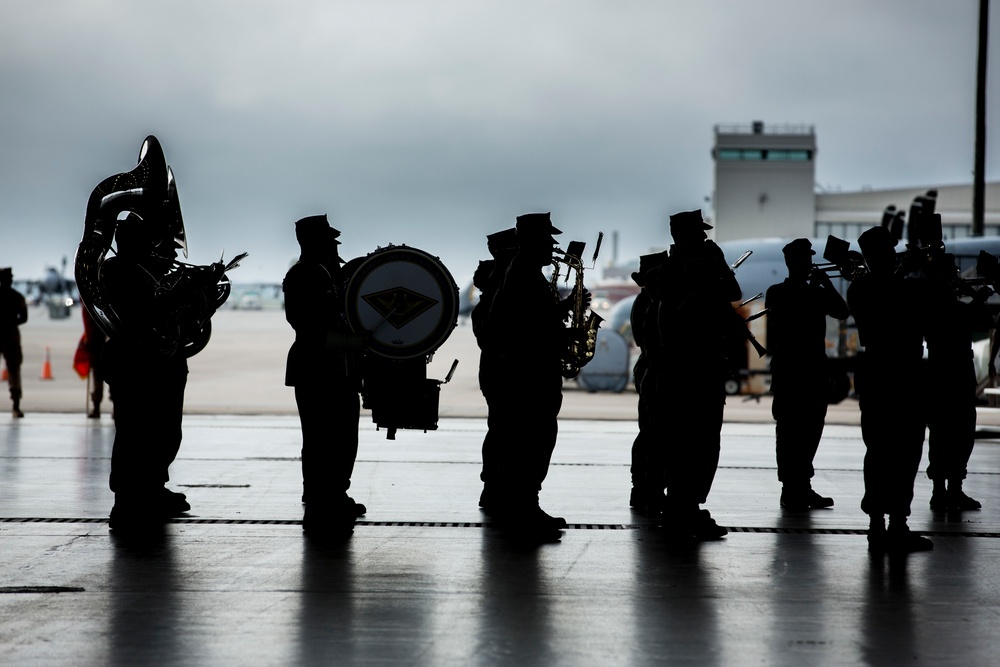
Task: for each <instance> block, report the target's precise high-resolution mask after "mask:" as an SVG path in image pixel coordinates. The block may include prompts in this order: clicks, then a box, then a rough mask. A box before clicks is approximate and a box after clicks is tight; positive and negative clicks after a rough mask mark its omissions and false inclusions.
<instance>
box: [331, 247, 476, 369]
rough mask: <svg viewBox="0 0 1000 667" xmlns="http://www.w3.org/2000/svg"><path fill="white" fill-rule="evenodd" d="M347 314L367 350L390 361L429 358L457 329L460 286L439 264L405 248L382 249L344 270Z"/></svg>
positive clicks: (419, 251) (412, 249) (352, 261)
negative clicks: (366, 336)
mask: <svg viewBox="0 0 1000 667" xmlns="http://www.w3.org/2000/svg"><path fill="white" fill-rule="evenodd" d="M344 272H345V273H346V274H347V283H346V285H347V286H346V288H345V293H344V297H345V301H346V308H345V312H346V315H347V324H348V326H350V328H351V330H352V331H354V332H355V333H360V332H364V331H370V332H372V340H371V342H370V343H369V344H368V351H369V352H372V353H373V354H376V355H378V356H381V357H386V358H388V359H412V358H415V357H420V356H424V355H428V354H431V353H432V352H434V350H436V349H437V348H439V347H440V346H441V344H442V343H444V342H445V341H446V340H447V339H448V336H450V335H451V332H452V329H454V328H455V326H456V325H457V324H458V286H457V285H456V284H455V279H454V278H452V276H451V273H449V271H448V269H447V268H445V266H444V264H442V263H441V261H440V260H439V259H438V258H437V257H434V256H432V255H430V254H428V253H426V252H424V251H423V250H418V249H416V248H410V247H407V246H405V245H398V246H397V245H389V246H388V247H386V248H379V249H377V250H375V251H374V252H372V253H369V254H368V255H367V256H365V257H359V258H357V259H353V260H351V261H350V262H348V263H347V264H345V265H344Z"/></svg>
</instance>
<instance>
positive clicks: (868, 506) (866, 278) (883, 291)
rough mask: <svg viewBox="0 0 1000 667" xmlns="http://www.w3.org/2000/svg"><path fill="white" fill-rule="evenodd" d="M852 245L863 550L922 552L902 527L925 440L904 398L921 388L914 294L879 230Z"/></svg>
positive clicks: (890, 242) (925, 545) (916, 412)
mask: <svg viewBox="0 0 1000 667" xmlns="http://www.w3.org/2000/svg"><path fill="white" fill-rule="evenodd" d="M858 244H859V245H860V246H861V252H862V254H863V255H864V258H865V262H866V263H867V265H868V273H867V274H866V275H863V276H861V277H859V278H857V279H856V280H855V281H854V282H853V283H851V286H850V287H849V288H848V290H847V304H848V306H849V307H850V310H851V313H852V314H853V315H854V321H855V322H856V323H857V327H858V336H859V339H860V342H861V344H862V345H863V346H864V352H863V353H862V354H861V355H859V362H858V371H857V373H856V375H855V388H856V389H857V391H858V394H859V396H860V404H861V434H862V437H863V438H864V441H865V448H866V453H865V463H864V480H865V495H864V498H863V499H862V501H861V509H862V511H864V512H865V514H867V515H868V517H869V520H870V526H869V529H868V544H869V548H870V549H871V550H873V551H890V552H900V553H905V552H910V551H924V550H927V549H931V548H933V546H934V545H933V543H932V542H931V541H930V540H929V539H927V538H926V537H923V536H921V535H917V534H916V533H912V532H911V531H910V529H909V526H908V525H907V517H909V515H910V504H911V502H912V501H913V482H914V479H915V478H916V475H917V469H918V468H919V466H920V457H921V450H922V449H923V436H924V416H923V415H922V414H921V405H920V402H919V401H916V400H913V399H912V397H911V395H910V393H909V392H910V390H912V388H914V387H918V386H920V376H921V363H922V358H923V333H922V331H921V328H920V321H919V312H920V308H921V305H920V303H919V296H918V294H919V293H918V290H917V288H916V287H915V285H914V284H913V281H908V280H904V279H903V277H902V276H901V275H900V274H899V273H897V271H896V252H895V249H894V247H895V245H896V241H895V239H893V238H892V236H891V235H890V234H889V232H888V231H887V230H886V229H885V228H884V227H874V228H872V229H869V230H868V231H866V232H864V233H863V234H862V235H861V236H860V237H859V238H858ZM886 515H888V516H889V527H888V530H886V527H885V516H886Z"/></svg>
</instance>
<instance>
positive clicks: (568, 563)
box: [0, 413, 1000, 667]
mask: <svg viewBox="0 0 1000 667" xmlns="http://www.w3.org/2000/svg"><path fill="white" fill-rule="evenodd" d="M484 427H485V424H484V421H483V420H481V419H477V418H466V419H459V418H446V419H442V421H441V424H440V427H439V429H438V430H437V431H431V432H426V433H424V432H415V431H400V432H399V433H398V434H397V437H396V439H395V440H387V439H386V438H385V435H386V434H385V432H384V431H376V430H375V428H374V426H373V425H372V424H371V423H370V422H367V421H366V422H365V423H363V424H362V433H361V452H360V454H359V461H358V465H357V468H356V472H355V476H354V485H353V488H352V494H353V495H354V496H355V497H356V498H357V499H358V500H359V501H361V502H363V503H365V504H366V505H367V507H368V514H367V515H366V516H365V517H364V518H363V519H362V520H360V521H359V522H358V525H357V526H356V528H355V531H354V534H353V535H352V536H351V537H350V538H349V539H348V540H346V541H345V542H344V543H343V544H339V545H327V546H322V545H316V544H312V543H310V542H309V541H308V540H306V539H305V538H304V537H303V534H302V530H301V524H300V520H301V512H302V508H301V505H300V503H299V500H300V492H301V491H300V481H301V478H300V474H299V460H298V458H297V457H298V448H299V430H298V422H297V420H296V419H295V418H294V417H292V416H284V415H272V416H217V415H215V416H213V415H189V416H187V417H186V418H185V430H184V444H183V446H182V448H181V453H180V457H179V458H178V460H177V461H176V462H175V463H174V465H173V467H172V469H171V475H172V480H171V483H170V486H171V487H172V488H174V489H176V490H178V491H183V492H184V493H186V494H187V495H188V498H189V500H190V502H191V504H192V510H191V512H190V513H189V515H188V516H187V517H183V518H180V519H177V520H176V521H174V522H173V523H171V524H169V525H168V526H167V531H166V532H167V534H166V536H165V538H164V539H163V540H162V541H160V542H158V543H155V544H134V543H132V542H130V541H128V540H122V539H120V538H116V537H115V535H113V534H112V533H110V532H109V530H108V525H107V516H108V511H109V510H110V507H111V504H112V495H111V493H110V491H108V489H107V477H108V465H109V455H110V450H111V443H112V439H113V435H114V427H113V423H112V421H111V419H110V418H109V417H107V416H105V417H104V418H102V419H101V420H88V419H87V418H86V417H84V416H83V415H82V414H62V413H48V414H29V415H28V416H27V417H26V418H25V419H22V420H13V419H11V418H10V417H9V416H8V415H7V414H0V437H2V440H0V443H2V444H0V468H2V472H0V475H2V484H0V549H2V551H0V553H2V556H0V559H2V560H0V562H2V565H3V566H2V569H0V572H2V574H0V647H2V652H0V655H2V656H3V658H2V660H0V661H2V662H3V663H4V664H11V665H68V664H79V665H106V664H110V665H126V664H128V665H139V664H146V665H154V664H155V665H233V664H241V665H314V664H315V665H319V664H371V665H388V664H400V665H508V664H516V665H522V666H525V667H527V666H532V665H665V664H671V665H672V664H690V665H748V664H766V665H900V664H933V665H945V664H954V665H992V664H996V656H997V653H998V651H1000V636H998V634H997V632H996V627H997V621H998V618H1000V569H998V565H997V563H998V562H1000V487H998V483H997V481H998V479H1000V447H998V443H997V442H996V441H986V440H984V441H981V442H980V443H979V444H978V445H977V447H976V450H975V452H974V453H973V457H972V462H971V473H970V475H969V479H968V480H967V482H966V490H967V491H968V492H969V493H970V494H971V495H973V496H975V497H976V498H978V499H980V500H981V501H983V504H984V508H983V509H982V510H981V511H978V512H966V513H964V514H961V515H956V516H948V515H941V514H935V513H932V512H931V511H930V509H929V508H928V505H927V501H928V499H929V496H930V484H929V481H928V480H927V479H926V478H925V477H924V476H923V475H920V476H919V477H918V480H917V489H916V498H915V499H914V503H913V516H912V517H911V526H912V527H913V528H914V529H916V530H919V531H921V532H923V533H925V534H928V535H930V536H931V538H932V539H933V541H934V544H935V549H934V550H933V551H931V552H928V553H918V554H912V555H910V556H908V557H903V558H899V559H895V558H894V559H888V558H885V557H872V556H870V555H869V553H868V552H867V549H866V539H865V535H864V529H865V527H866V525H867V524H866V517H865V516H864V515H863V514H862V513H861V511H860V509H859V503H860V498H861V493H862V475H861V463H862V457H863V451H864V448H863V444H862V442H861V439H860V431H859V429H858V427H856V426H853V425H831V426H829V427H828V429H827V432H826V435H825V437H824V440H823V443H822V445H821V447H820V451H819V454H818V457H817V460H816V467H817V469H818V473H817V476H816V479H815V486H816V488H817V489H818V490H819V491H821V492H824V493H827V494H829V495H832V496H833V497H834V498H835V500H836V505H835V506H834V507H833V508H832V509H829V510H817V511H813V512H811V513H805V514H790V513H785V512H783V511H782V510H780V509H779V507H778V494H779V491H780V489H779V485H778V483H777V481H776V479H775V468H774V456H773V442H774V441H773V426H772V425H770V424H766V423H756V424H748V423H727V424H726V425H725V426H724V429H723V447H722V460H721V463H720V469H719V473H718V476H717V478H716V482H715V486H714V488H713V491H712V494H711V496H710V498H709V502H708V504H707V507H708V508H709V509H710V510H711V511H712V513H713V515H714V516H715V517H716V519H717V520H718V521H719V523H720V524H721V525H723V526H726V527H728V528H729V530H730V534H729V535H728V536H727V537H726V538H724V539H722V540H719V541H716V542H707V543H701V544H694V545H690V544H684V543H679V542H677V541H676V540H675V539H673V536H672V535H671V533H670V531H669V529H663V528H657V527H655V526H653V525H651V524H650V523H648V522H647V521H645V520H644V519H643V518H642V517H640V516H638V515H636V514H634V513H633V512H632V511H631V510H630V509H629V508H628V493H629V486H630V482H629V468H628V460H629V448H630V446H631V442H632V438H633V437H634V435H635V426H634V424H633V423H631V422H628V421H622V420H564V421H563V422H562V424H561V430H560V437H559V444H558V446H557V448H556V451H555V457H554V461H553V465H552V467H551V469H550V473H549V477H548V479H547V480H546V483H545V488H544V489H543V492H542V504H543V506H544V507H545V508H546V509H548V510H549V511H550V512H551V513H553V514H558V515H561V516H565V517H566V519H567V521H568V522H569V524H570V526H569V528H568V529H566V530H565V531H564V532H563V537H562V539H561V540H560V541H559V542H557V543H551V544H543V545H539V546H533V547H531V546H525V545H523V544H517V543H513V542H510V541H509V540H507V539H506V538H505V537H504V536H503V535H502V534H500V533H498V532H497V531H496V529H494V528H492V527H490V526H488V525H487V524H486V523H485V518H484V516H483V515H482V514H481V513H480V511H479V509H478V507H477V501H478V496H479V491H480V483H479V480H478V475H479V461H480V456H479V448H480V445H481V442H482V437H483V433H484Z"/></svg>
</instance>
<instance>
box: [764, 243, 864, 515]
mask: <svg viewBox="0 0 1000 667" xmlns="http://www.w3.org/2000/svg"><path fill="white" fill-rule="evenodd" d="M783 252H784V255H785V265H786V266H787V267H788V278H786V279H785V280H784V281H783V282H781V283H778V284H776V285H772V286H771V287H770V288H768V290H767V294H766V296H765V307H766V308H767V348H768V351H769V352H770V354H771V393H773V394H774V400H773V403H772V404H771V414H772V416H773V417H774V420H775V453H776V456H777V463H778V480H779V481H780V482H781V483H782V490H781V506H782V507H783V508H785V509H788V510H792V511H802V510H807V509H812V508H818V507H831V506H832V505H833V499H832V498H827V497H824V496H821V495H819V494H818V493H816V491H814V490H813V488H812V484H811V480H812V478H813V475H814V474H815V470H814V469H813V458H814V457H815V456H816V450H817V449H818V448H819V441H820V439H821V438H822V436H823V426H824V423H825V421H826V410H827V385H828V383H829V377H830V374H829V359H828V358H827V355H826V318H827V316H830V317H833V318H836V319H838V320H844V319H847V317H848V315H849V312H848V309H847V303H846V302H845V301H844V298H843V297H842V296H841V295H840V293H839V292H838V291H837V290H836V288H834V286H833V284H832V283H831V282H830V278H829V276H827V274H826V272H825V271H821V270H817V271H814V270H813V265H812V257H813V255H815V254H816V253H815V251H814V250H813V249H812V244H811V243H810V242H809V240H808V239H795V240H794V241H792V242H791V243H789V244H788V245H786V246H785V247H784V248H783Z"/></svg>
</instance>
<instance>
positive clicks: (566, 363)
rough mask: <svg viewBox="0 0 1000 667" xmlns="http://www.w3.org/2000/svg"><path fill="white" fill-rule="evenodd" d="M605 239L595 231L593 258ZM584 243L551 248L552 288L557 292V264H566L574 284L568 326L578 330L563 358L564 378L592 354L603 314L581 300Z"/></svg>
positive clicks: (572, 373)
mask: <svg viewBox="0 0 1000 667" xmlns="http://www.w3.org/2000/svg"><path fill="white" fill-rule="evenodd" d="M603 240H604V232H601V233H600V234H598V237H597V247H596V248H595V249H594V257H593V260H592V263H593V262H596V261H597V254H598V253H599V252H600V250H601V241H603ZM584 247H585V246H584V244H583V243H582V242H580V241H573V242H571V243H570V244H569V247H568V248H567V249H566V250H561V249H559V248H555V249H554V250H553V257H552V263H553V264H554V265H555V270H554V271H553V272H552V285H551V286H552V289H553V291H554V292H555V293H556V294H558V287H557V283H558V282H559V274H560V269H559V265H560V264H565V265H566V276H565V279H566V280H567V282H568V281H569V272H570V271H573V272H574V273H575V280H574V285H573V315H572V321H571V323H570V327H569V328H570V329H571V330H573V331H576V332H577V333H578V335H577V336H575V337H574V338H573V340H572V341H571V342H570V343H569V345H568V346H567V348H566V352H565V353H564V354H563V358H562V376H563V377H564V378H566V379H567V380H572V379H573V378H575V377H576V376H577V375H579V374H580V370H581V369H582V368H583V367H584V366H586V365H587V363H589V362H590V360H591V359H593V358H594V352H595V351H596V350H597V330H598V329H599V328H600V326H601V322H603V321H604V318H603V317H601V316H600V315H598V314H597V313H595V312H594V311H593V310H591V311H590V312H589V313H587V312H586V311H587V305H586V304H585V303H584V294H585V293H586V291H587V289H586V288H585V287H584V285H583V272H584V266H583V260H582V259H581V255H583V249H584Z"/></svg>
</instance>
